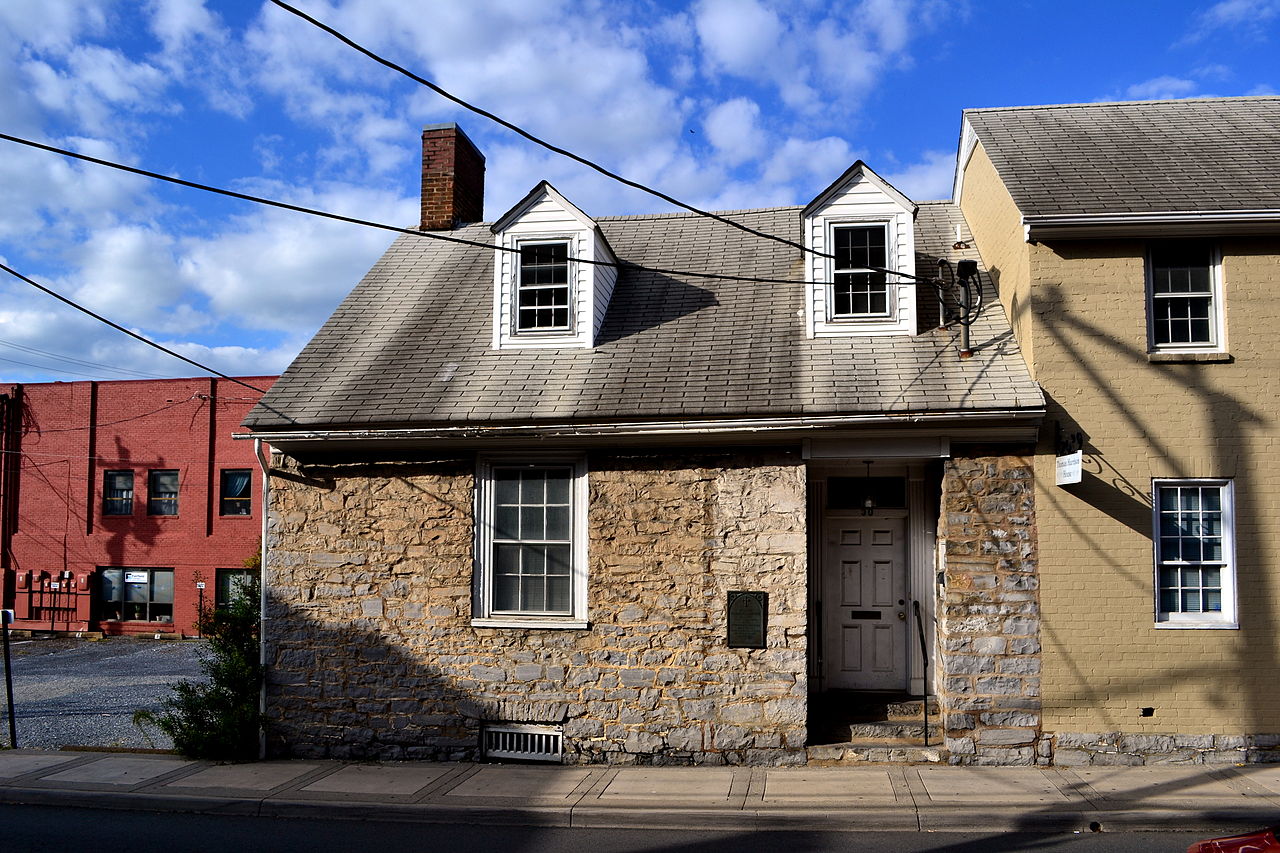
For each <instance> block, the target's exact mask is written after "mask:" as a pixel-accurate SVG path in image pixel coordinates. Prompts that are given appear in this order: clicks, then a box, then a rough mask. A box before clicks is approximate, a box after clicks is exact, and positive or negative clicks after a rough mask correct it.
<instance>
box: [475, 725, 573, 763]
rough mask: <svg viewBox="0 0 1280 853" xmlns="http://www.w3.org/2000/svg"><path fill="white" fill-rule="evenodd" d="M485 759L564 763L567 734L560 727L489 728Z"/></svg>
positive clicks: (485, 731)
mask: <svg viewBox="0 0 1280 853" xmlns="http://www.w3.org/2000/svg"><path fill="white" fill-rule="evenodd" d="M483 737H484V741H483V744H484V748H483V752H484V757H485V758H507V759H514V760H516V761H549V762H552V763H555V764H559V763H560V752H561V749H562V747H563V745H564V732H563V731H561V728H560V726H528V725H514V724H504V725H487V726H485V727H484V735H483Z"/></svg>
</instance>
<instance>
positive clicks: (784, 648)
mask: <svg viewBox="0 0 1280 853" xmlns="http://www.w3.org/2000/svg"><path fill="white" fill-rule="evenodd" d="M277 463H278V464H277V469H278V470H276V471H274V472H273V477H272V499H271V520H270V525H271V526H270V537H269V542H270V554H271V556H270V559H269V565H268V567H267V578H268V584H269V587H268V588H269V594H270V597H271V604H270V608H269V611H268V617H269V618H268V621H267V623H266V627H265V637H266V646H267V650H268V660H269V667H270V670H269V672H270V674H269V684H268V692H267V716H268V720H269V729H268V731H269V744H270V750H271V752H272V753H273V754H276V755H295V756H307V757H331V758H358V757H370V758H382V759H402V758H432V759H450V760H459V759H461V760H466V759H471V758H475V757H477V752H478V740H479V727H480V724H481V721H483V720H497V721H507V722H527V723H545V724H557V725H563V727H564V734H565V760H566V762H569V763H591V762H610V763H654V764H725V763H729V764H788V763H802V762H803V761H804V749H803V747H804V742H805V734H806V728H805V721H806V701H807V680H806V676H805V661H806V575H805V563H806V554H805V469H804V466H803V463H802V462H801V461H800V459H799V456H798V454H791V453H785V452H767V453H755V454H748V455H744V454H699V455H696V456H695V455H685V456H680V457H678V458H677V457H673V456H666V457H655V456H647V457H646V456H631V457H627V456H619V455H611V454H605V453H592V454H590V455H589V456H588V480H589V484H590V508H589V515H588V518H589V522H588V523H589V544H588V552H589V553H588V561H589V563H588V565H589V582H588V596H589V618H590V623H591V627H590V628H589V629H587V630H548V629H517V628H478V627H473V626H472V625H471V624H470V614H471V596H472V583H471V576H472V547H473V545H472V540H473V527H472V490H473V485H474V467H475V466H474V460H473V459H470V458H468V459H459V460H452V461H435V462H404V463H399V464H386V463H384V464H368V465H346V466H341V467H320V466H301V465H299V464H298V463H297V462H296V461H295V460H292V459H288V458H284V459H280V458H277ZM736 589H747V590H764V591H767V592H768V593H769V615H768V619H769V621H768V635H767V646H768V647H767V648H765V649H760V650H747V649H730V648H727V646H726V644H725V629H726V624H725V623H726V619H725V605H726V598H727V593H728V591H729V590H736Z"/></svg>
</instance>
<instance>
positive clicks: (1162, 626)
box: [1155, 622, 1240, 631]
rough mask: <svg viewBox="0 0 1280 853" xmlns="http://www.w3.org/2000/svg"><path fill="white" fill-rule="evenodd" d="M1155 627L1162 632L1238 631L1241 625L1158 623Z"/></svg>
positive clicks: (1224, 623)
mask: <svg viewBox="0 0 1280 853" xmlns="http://www.w3.org/2000/svg"><path fill="white" fill-rule="evenodd" d="M1155 627H1156V628H1157V629H1158V630H1161V631H1169V630H1173V631H1185V630H1189V629H1191V630H1196V631H1205V630H1208V631H1238V630H1240V623H1238V622H1157V623H1156V624H1155Z"/></svg>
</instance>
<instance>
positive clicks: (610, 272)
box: [591, 234, 618, 343]
mask: <svg viewBox="0 0 1280 853" xmlns="http://www.w3.org/2000/svg"><path fill="white" fill-rule="evenodd" d="M595 257H596V258H598V259H599V260H602V261H604V260H610V259H612V258H613V252H612V251H610V249H609V244H607V243H606V242H605V241H604V237H603V236H601V235H599V234H597V235H596V239H595ZM592 270H593V272H594V276H593V277H594V279H595V287H594V288H593V289H594V290H595V305H594V306H593V314H594V316H593V317H592V323H591V338H592V342H593V343H594V341H595V339H596V338H597V337H599V336H600V326H601V325H603V324H604V315H605V312H607V311H608V310H609V300H610V299H611V298H612V297H613V284H614V282H615V281H617V280H618V268H617V267H606V266H596V267H593V268H592Z"/></svg>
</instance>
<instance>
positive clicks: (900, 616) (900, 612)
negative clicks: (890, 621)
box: [898, 610, 907, 622]
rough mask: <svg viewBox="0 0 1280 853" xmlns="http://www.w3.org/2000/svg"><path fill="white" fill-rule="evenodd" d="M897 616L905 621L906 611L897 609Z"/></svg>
mask: <svg viewBox="0 0 1280 853" xmlns="http://www.w3.org/2000/svg"><path fill="white" fill-rule="evenodd" d="M898 618H899V619H901V620H902V621H904V622H905V621H906V619H907V614H906V613H903V612H902V611H901V610H899V611H898Z"/></svg>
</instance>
